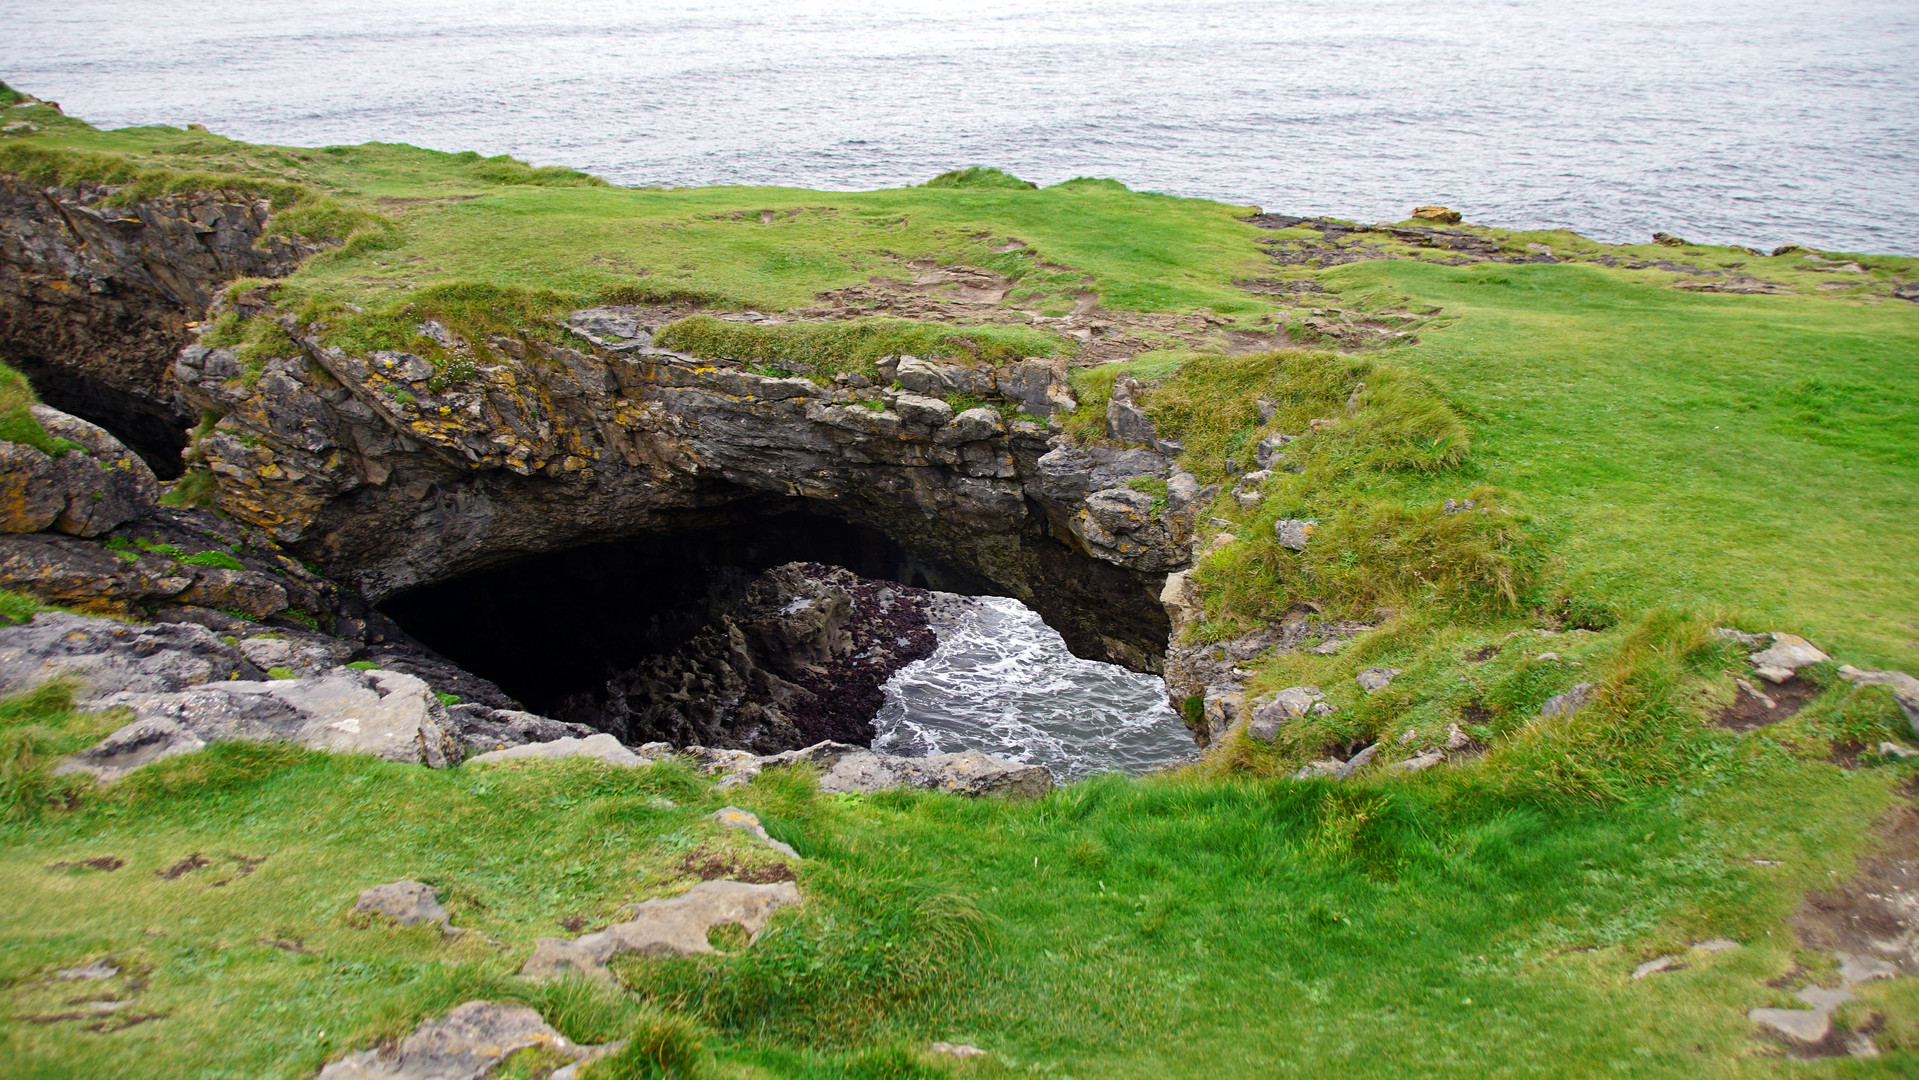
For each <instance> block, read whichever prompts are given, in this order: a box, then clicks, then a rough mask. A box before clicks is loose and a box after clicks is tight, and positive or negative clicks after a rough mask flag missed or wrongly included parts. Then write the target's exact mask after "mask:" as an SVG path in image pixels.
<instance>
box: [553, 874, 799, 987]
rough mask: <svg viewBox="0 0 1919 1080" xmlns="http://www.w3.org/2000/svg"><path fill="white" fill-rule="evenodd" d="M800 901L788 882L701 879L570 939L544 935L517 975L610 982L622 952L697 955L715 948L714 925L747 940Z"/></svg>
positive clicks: (750, 939) (657, 954)
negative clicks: (614, 960)
mask: <svg viewBox="0 0 1919 1080" xmlns="http://www.w3.org/2000/svg"><path fill="white" fill-rule="evenodd" d="M799 902H800V890H799V887H798V886H797V885H794V884H793V883H792V882H790V881H777V882H773V883H770V884H764V885H756V884H750V883H748V882H744V881H702V882H700V883H699V884H698V885H695V886H693V887H692V888H691V889H688V890H687V891H686V892H684V893H681V894H680V895H679V896H675V897H673V898H671V899H666V900H648V901H646V902H644V903H640V904H634V905H632V906H631V907H629V908H627V909H626V910H625V911H624V912H623V913H622V914H623V915H624V921H622V922H617V923H614V924H613V925H612V926H609V927H607V928H606V929H604V930H600V931H596V932H594V933H591V934H586V935H583V936H581V937H578V938H575V939H572V940H568V939H566V938H550V937H543V938H540V939H539V940H538V941H536V942H535V943H534V947H533V955H532V956H531V957H528V958H527V961H526V964H525V965H524V966H523V967H521V969H520V974H522V975H528V976H531V977H533V978H548V979H550V978H559V977H564V976H568V975H580V976H584V977H586V978H589V979H593V980H595V981H598V982H602V983H605V984H607V985H614V984H615V980H614V978H613V973H612V972H610V971H608V970H607V967H606V962H607V961H608V960H611V959H612V958H613V957H615V956H617V955H619V954H621V953H629V952H630V953H638V954H640V955H641V956H698V955H700V954H702V953H712V952H716V951H717V950H716V949H714V948H713V946H712V944H711V943H710V942H709V941H708V940H707V933H708V931H710V930H712V929H713V928H714V927H716V926H737V927H739V928H740V929H741V930H743V931H745V933H746V936H747V940H748V941H749V942H750V941H752V940H753V939H754V938H757V937H758V936H759V934H760V931H761V930H763V929H765V928H766V924H767V922H768V921H769V920H770V919H771V918H772V917H773V914H774V913H775V912H777V911H779V910H780V909H781V908H785V907H792V906H795V905H797V904H798V903H799Z"/></svg>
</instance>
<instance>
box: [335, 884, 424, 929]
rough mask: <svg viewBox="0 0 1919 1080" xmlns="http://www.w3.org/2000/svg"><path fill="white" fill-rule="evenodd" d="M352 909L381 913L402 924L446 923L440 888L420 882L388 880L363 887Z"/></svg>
mask: <svg viewBox="0 0 1919 1080" xmlns="http://www.w3.org/2000/svg"><path fill="white" fill-rule="evenodd" d="M353 910H355V911H358V912H360V913H362V914H367V915H384V916H386V917H387V918H389V919H392V920H393V921H394V922H397V923H399V924H400V925H401V926H414V925H416V924H419V923H423V922H436V923H439V924H440V925H442V926H445V925H447V914H446V909H445V908H443V907H441V906H440V893H439V890H437V889H435V888H434V887H433V886H431V885H428V884H425V883H424V882H419V881H391V882H388V883H387V884H385V885H375V886H373V887H372V888H370V889H363V890H361V892H360V896H359V899H357V900H355V901H354V902H353Z"/></svg>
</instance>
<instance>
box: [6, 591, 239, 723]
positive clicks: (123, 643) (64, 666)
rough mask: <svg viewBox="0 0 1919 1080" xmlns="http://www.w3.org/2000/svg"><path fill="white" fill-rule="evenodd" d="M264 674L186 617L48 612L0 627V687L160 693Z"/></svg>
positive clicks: (83, 694) (88, 694)
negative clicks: (68, 682) (122, 618)
mask: <svg viewBox="0 0 1919 1080" xmlns="http://www.w3.org/2000/svg"><path fill="white" fill-rule="evenodd" d="M263 674H264V673H263V672H261V671H260V670H259V669H258V668H256V667H255V666H254V665H253V662H252V661H250V660H248V659H247V658H246V655H245V654H244V653H243V652H241V651H240V650H239V649H238V648H235V647H234V646H231V645H227V644H226V643H225V642H222V641H221V640H220V639H219V637H218V636H216V635H215V634H214V633H213V632H212V631H210V630H208V629H207V628H206V627H203V626H196V625H193V624H191V623H157V624H153V625H147V626H139V625H133V624H129V623H123V622H118V621H115V620H113V619H99V618H92V617H89V616H85V615H73V614H69V613H67V612H62V611H49V612H42V613H40V614H38V615H35V616H34V617H33V620H32V621H31V622H28V623H24V624H22V625H20V626H9V627H4V628H0V693H8V694H11V693H18V692H20V691H22V690H26V689H29V688H31V687H34V686H38V685H39V684H41V683H43V682H46V681H47V680H49V679H73V680H76V681H77V682H79V683H80V684H81V691H80V694H79V698H80V700H83V701H85V700H89V699H91V698H95V697H99V696H103V695H110V694H115V693H118V692H121V691H126V692H130V693H136V694H165V693H171V692H174V691H178V690H184V689H186V688H188V687H192V686H198V685H201V684H203V683H209V682H217V681H221V680H227V679H236V678H239V679H246V678H252V679H258V678H261V677H263Z"/></svg>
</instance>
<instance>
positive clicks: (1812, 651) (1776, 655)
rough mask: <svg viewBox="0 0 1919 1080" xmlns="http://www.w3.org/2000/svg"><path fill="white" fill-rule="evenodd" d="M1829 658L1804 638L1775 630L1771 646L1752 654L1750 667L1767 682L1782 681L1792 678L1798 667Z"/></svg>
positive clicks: (1821, 661) (1818, 662)
mask: <svg viewBox="0 0 1919 1080" xmlns="http://www.w3.org/2000/svg"><path fill="white" fill-rule="evenodd" d="M1830 659H1831V657H1829V656H1827V655H1826V654H1825V653H1823V652H1820V651H1819V650H1818V649H1817V648H1815V647H1814V646H1813V643H1812V642H1810V641H1807V640H1806V639H1805V638H1802V637H1797V636H1795V635H1792V634H1781V633H1777V632H1775V633H1774V634H1773V635H1772V647H1771V648H1769V649H1767V650H1765V651H1764V652H1758V653H1754V654H1753V656H1752V667H1753V670H1754V671H1756V672H1758V673H1759V677H1760V678H1762V679H1765V680H1767V681H1769V682H1774V683H1782V682H1785V681H1786V680H1787V679H1790V678H1792V677H1793V675H1794V674H1795V673H1796V672H1798V670H1799V669H1800V668H1802V667H1809V666H1811V665H1813V664H1820V663H1824V662H1825V661H1827V660H1830ZM1782 673H1783V674H1782Z"/></svg>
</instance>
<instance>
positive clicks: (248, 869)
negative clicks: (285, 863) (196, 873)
mask: <svg viewBox="0 0 1919 1080" xmlns="http://www.w3.org/2000/svg"><path fill="white" fill-rule="evenodd" d="M227 858H229V859H232V860H233V872H232V873H230V874H228V875H227V876H225V877H223V878H221V879H220V880H218V881H215V882H213V883H212V886H211V887H212V888H215V889H217V888H219V887H220V886H222V885H225V884H227V883H229V882H232V881H237V880H239V879H240V878H243V877H246V876H247V875H248V874H251V873H253V871H254V870H256V869H258V868H259V866H260V864H261V863H263V862H266V861H267V857H266V856H265V855H258V856H255V855H241V854H239V853H237V852H232V851H229V852H227Z"/></svg>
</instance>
